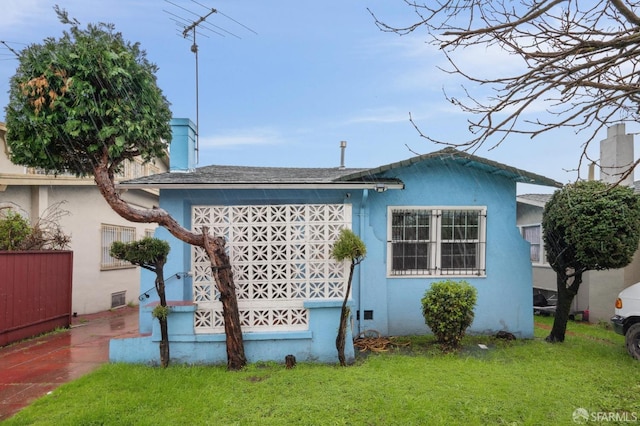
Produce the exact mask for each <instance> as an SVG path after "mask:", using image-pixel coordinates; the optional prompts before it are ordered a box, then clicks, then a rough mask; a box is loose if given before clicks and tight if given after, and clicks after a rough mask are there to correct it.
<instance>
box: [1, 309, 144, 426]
mask: <svg viewBox="0 0 640 426" xmlns="http://www.w3.org/2000/svg"><path fill="white" fill-rule="evenodd" d="M136 335H138V309H137V308H131V307H125V308H122V309H118V310H115V311H108V312H102V313H99V314H93V315H81V316H79V317H77V318H74V319H73V324H72V327H71V329H69V330H67V331H63V332H58V333H53V334H50V335H48V336H44V337H39V338H36V339H31V340H28V341H24V342H21V343H16V344H13V345H10V346H7V347H4V348H0V420H4V419H7V418H9V417H11V416H12V415H14V414H15V413H17V412H18V411H20V409H22V408H24V407H26V406H27V405H29V404H30V403H31V402H33V401H34V400H35V399H37V398H40V397H42V396H44V395H46V394H47V392H50V391H52V390H53V389H55V388H57V387H58V386H60V385H61V384H63V383H66V382H69V381H72V380H75V379H77V378H79V377H81V376H83V375H85V374H87V373H90V372H91V371H93V370H95V369H97V368H98V367H99V366H100V365H102V364H105V363H107V362H109V340H110V339H112V338H114V337H132V336H136Z"/></svg>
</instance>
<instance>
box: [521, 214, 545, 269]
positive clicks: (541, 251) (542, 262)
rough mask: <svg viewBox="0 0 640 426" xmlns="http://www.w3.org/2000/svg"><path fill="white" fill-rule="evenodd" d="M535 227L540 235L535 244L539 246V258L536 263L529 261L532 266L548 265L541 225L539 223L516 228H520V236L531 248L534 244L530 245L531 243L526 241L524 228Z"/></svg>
mask: <svg viewBox="0 0 640 426" xmlns="http://www.w3.org/2000/svg"><path fill="white" fill-rule="evenodd" d="M535 227H537V228H538V229H539V230H540V234H539V235H540V242H539V243H537V244H538V245H539V246H540V249H539V257H540V259H538V260H537V261H535V260H531V263H532V264H533V265H548V263H547V253H546V252H545V250H544V241H543V239H542V224H541V223H531V224H526V225H520V226H518V228H520V235H522V239H524V240H525V241H527V242H528V243H529V244H530V245H531V246H533V245H534V244H533V243H531V241H529V240H527V239H526V238H525V228H535Z"/></svg>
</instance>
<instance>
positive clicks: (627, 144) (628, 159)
mask: <svg viewBox="0 0 640 426" xmlns="http://www.w3.org/2000/svg"><path fill="white" fill-rule="evenodd" d="M633 161H634V156H633V135H628V134H625V125H624V124H616V125H614V126H611V127H609V128H608V129H607V138H606V139H604V140H602V141H600V180H602V181H603V182H609V183H616V182H618V181H620V178H621V177H622V175H624V174H625V173H626V172H627V171H628V170H629V167H631V166H632V165H633ZM620 184H621V185H627V186H633V172H632V173H630V174H629V176H627V177H626V178H624V179H623V180H622V181H621V182H620Z"/></svg>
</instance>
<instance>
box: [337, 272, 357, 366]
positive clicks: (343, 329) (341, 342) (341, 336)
mask: <svg viewBox="0 0 640 426" xmlns="http://www.w3.org/2000/svg"><path fill="white" fill-rule="evenodd" d="M355 266H356V264H355V263H354V261H353V260H352V261H351V267H350V268H349V280H348V281H347V291H346V292H345V294H344V300H343V301H342V309H341V310H340V325H339V326H338V336H337V337H336V349H337V350H338V361H340V365H341V366H343V367H346V366H347V361H346V359H345V356H344V346H345V344H346V342H345V341H346V338H347V320H348V319H349V314H350V313H351V310H350V309H349V308H348V307H347V301H348V299H349V293H351V280H352V279H353V270H354V268H355Z"/></svg>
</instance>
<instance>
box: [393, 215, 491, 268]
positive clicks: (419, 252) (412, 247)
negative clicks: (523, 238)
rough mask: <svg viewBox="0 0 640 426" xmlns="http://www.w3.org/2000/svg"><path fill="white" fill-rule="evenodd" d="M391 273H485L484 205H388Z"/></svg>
mask: <svg viewBox="0 0 640 426" xmlns="http://www.w3.org/2000/svg"><path fill="white" fill-rule="evenodd" d="M388 217H389V230H388V232H389V238H388V269H389V275H390V276H427V275H484V274H485V245H486V237H485V236H486V233H485V227H486V210H485V209H484V208H456V209H447V208H427V207H390V208H389V215H388Z"/></svg>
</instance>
